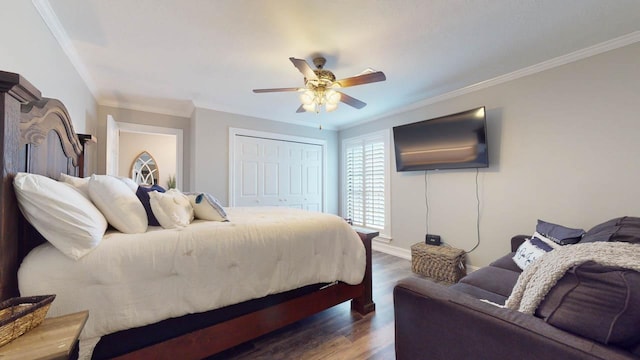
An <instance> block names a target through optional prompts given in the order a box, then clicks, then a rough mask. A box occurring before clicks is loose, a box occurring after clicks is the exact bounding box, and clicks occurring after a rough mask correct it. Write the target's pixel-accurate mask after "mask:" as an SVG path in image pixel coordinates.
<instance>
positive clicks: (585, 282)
mask: <svg viewBox="0 0 640 360" xmlns="http://www.w3.org/2000/svg"><path fill="white" fill-rule="evenodd" d="M637 304H640V273H639V272H637V271H633V270H627V269H623V268H617V267H609V266H603V265H599V264H597V263H595V262H586V263H584V264H581V265H578V266H576V267H574V268H573V269H572V270H570V271H568V272H567V273H566V274H565V276H564V277H563V278H561V279H560V280H559V281H558V282H557V283H556V285H555V286H554V287H553V288H552V289H551V290H550V291H549V293H548V294H547V296H546V297H545V299H544V300H543V301H542V303H540V306H538V309H537V310H536V316H538V317H541V318H543V319H544V320H545V321H546V322H547V323H549V324H551V325H553V326H555V327H558V328H560V329H563V330H566V331H569V332H572V333H574V334H578V335H580V336H584V337H587V338H590V339H593V340H595V341H598V342H601V343H603V344H612V345H616V346H620V347H623V348H627V349H633V348H634V347H635V346H637V345H639V342H640V332H639V331H638V324H640V307H639V306H637Z"/></svg>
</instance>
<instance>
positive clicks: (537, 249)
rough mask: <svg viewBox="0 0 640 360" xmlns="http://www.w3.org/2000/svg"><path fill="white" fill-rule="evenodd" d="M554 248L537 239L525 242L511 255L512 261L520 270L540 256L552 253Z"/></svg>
mask: <svg viewBox="0 0 640 360" xmlns="http://www.w3.org/2000/svg"><path fill="white" fill-rule="evenodd" d="M553 249H554V248H553V247H552V246H550V245H549V244H547V243H546V242H545V241H544V240H542V239H539V238H537V237H535V236H534V237H532V238H531V239H527V240H525V241H524V242H523V243H522V244H521V245H520V246H519V247H518V250H516V253H515V254H514V255H513V261H514V262H515V263H516V265H518V267H519V268H520V269H522V270H524V269H526V268H527V266H529V265H531V263H533V262H534V261H536V260H538V259H539V258H540V257H541V256H543V255H544V254H546V253H548V252H549V251H552V250H553Z"/></svg>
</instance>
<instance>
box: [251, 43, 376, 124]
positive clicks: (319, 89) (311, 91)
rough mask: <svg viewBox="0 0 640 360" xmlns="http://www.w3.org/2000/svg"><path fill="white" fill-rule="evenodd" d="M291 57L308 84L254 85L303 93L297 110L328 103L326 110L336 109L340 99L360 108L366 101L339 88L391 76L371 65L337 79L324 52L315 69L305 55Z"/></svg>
mask: <svg viewBox="0 0 640 360" xmlns="http://www.w3.org/2000/svg"><path fill="white" fill-rule="evenodd" d="M289 60H290V61H291V62H292V63H293V66H295V67H296V69H298V71H300V73H302V75H303V76H304V87H298V88H295V87H289V88H272V89H253V92H254V93H268V92H281V91H297V92H299V93H300V102H301V103H302V105H301V106H299V107H298V110H296V112H297V113H301V112H315V113H316V114H319V113H320V110H322V107H324V110H325V111H327V112H330V111H334V110H336V109H337V108H338V103H340V102H343V103H345V104H347V105H349V106H351V107H353V108H356V109H362V108H363V107H365V106H366V105H367V104H366V103H364V102H362V101H360V100H358V99H356V98H353V97H351V96H349V95H347V94H345V93H342V92H340V91H337V90H336V89H341V88H346V87H351V86H357V85H363V84H369V83H373V82H378V81H384V80H386V79H387V78H386V76H385V75H384V73H383V72H382V71H375V70H373V69H371V68H368V69H366V70H365V71H364V72H363V73H362V74H360V75H356V76H351V77H348V78H343V79H340V80H336V76H335V75H334V74H333V73H332V72H331V71H329V70H325V69H324V64H325V62H326V59H325V58H323V57H321V56H319V57H316V58H314V59H313V64H314V65H315V66H316V69H315V70H314V69H312V68H311V66H309V63H307V61H306V60H304V59H296V58H293V57H290V58H289Z"/></svg>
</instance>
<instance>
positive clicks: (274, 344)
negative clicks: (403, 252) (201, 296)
mask: <svg viewBox="0 0 640 360" xmlns="http://www.w3.org/2000/svg"><path fill="white" fill-rule="evenodd" d="M407 276H412V272H411V262H410V261H409V260H405V259H402V258H398V257H395V256H391V255H387V254H384V253H381V252H377V251H374V252H373V299H374V301H375V303H376V311H375V312H373V313H371V314H367V315H366V316H361V315H359V314H358V313H356V312H351V311H350V304H349V303H348V302H347V303H344V304H340V305H337V306H334V307H332V308H330V309H328V310H325V311H323V312H321V313H318V314H316V315H314V316H311V317H309V318H307V319H304V320H302V321H299V322H297V323H295V324H292V325H289V326H287V327H285V328H284V329H281V330H279V331H276V332H273V333H271V334H267V335H265V336H262V337H260V338H258V339H256V340H254V341H250V342H248V343H245V344H243V345H240V346H237V347H235V348H233V349H230V350H228V351H225V352H223V353H221V354H218V355H216V356H214V357H211V358H209V360H222V359H225V360H226V359H230V360H247V359H265V360H266V359H270V360H271V359H287V360H288V359H304V360H319V359H376V360H382V359H395V351H394V328H393V286H394V285H395V283H396V281H398V280H399V279H401V278H404V277H407Z"/></svg>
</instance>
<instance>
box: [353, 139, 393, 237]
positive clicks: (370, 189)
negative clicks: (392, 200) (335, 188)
mask: <svg viewBox="0 0 640 360" xmlns="http://www.w3.org/2000/svg"><path fill="white" fill-rule="evenodd" d="M388 149H389V131H388V130H384V131H379V132H375V133H371V134H367V135H363V136H358V137H354V138H349V139H345V140H343V141H342V157H343V158H342V163H343V179H342V180H343V186H342V189H343V196H342V199H343V200H342V201H343V204H342V208H343V211H342V213H343V216H344V217H345V218H348V219H351V221H353V225H355V226H362V227H366V228H369V229H375V230H378V231H380V236H381V237H385V238H390V237H391V236H390V235H391V234H390V226H389V224H390V218H389V210H388V209H389V197H388V193H389V161H388V159H389V150H388Z"/></svg>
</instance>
